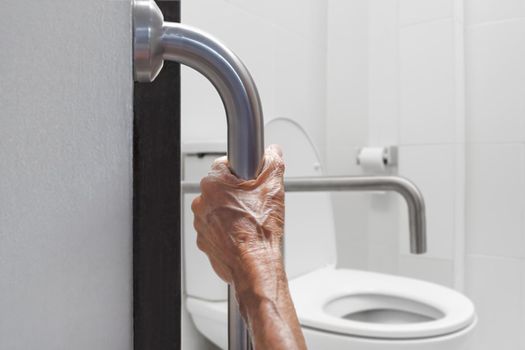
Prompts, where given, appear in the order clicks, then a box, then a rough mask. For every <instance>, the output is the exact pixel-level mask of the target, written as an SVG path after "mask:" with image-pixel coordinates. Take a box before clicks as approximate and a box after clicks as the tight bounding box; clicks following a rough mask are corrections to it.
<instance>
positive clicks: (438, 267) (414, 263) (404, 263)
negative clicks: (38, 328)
mask: <svg viewBox="0 0 525 350" xmlns="http://www.w3.org/2000/svg"><path fill="white" fill-rule="evenodd" d="M397 273H398V274H400V275H402V276H406V277H411V278H417V279H420V280H424V281H429V282H433V283H438V284H441V285H444V286H448V287H451V288H453V287H454V285H453V284H454V278H453V277H454V263H453V261H452V260H450V259H438V258H429V257H427V256H415V255H407V254H403V255H401V256H400V257H399V268H398V272H397Z"/></svg>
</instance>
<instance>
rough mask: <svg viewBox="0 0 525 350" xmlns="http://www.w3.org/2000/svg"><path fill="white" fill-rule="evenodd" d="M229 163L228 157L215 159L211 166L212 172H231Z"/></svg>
mask: <svg viewBox="0 0 525 350" xmlns="http://www.w3.org/2000/svg"><path fill="white" fill-rule="evenodd" d="M229 170H230V168H229V162H228V158H227V157H226V156H223V157H219V158H217V159H215V160H214V161H213V163H212V165H211V171H215V172H225V171H227V172H230V171H229Z"/></svg>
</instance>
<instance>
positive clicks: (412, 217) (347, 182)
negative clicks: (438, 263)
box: [181, 176, 427, 254]
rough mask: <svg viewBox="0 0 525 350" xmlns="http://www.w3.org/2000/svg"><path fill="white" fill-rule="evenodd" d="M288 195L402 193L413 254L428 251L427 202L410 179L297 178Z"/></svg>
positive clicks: (190, 187) (190, 185)
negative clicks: (342, 192)
mask: <svg viewBox="0 0 525 350" xmlns="http://www.w3.org/2000/svg"><path fill="white" fill-rule="evenodd" d="M284 188H285V191H286V192H324V191H326V192H332V191H336V192H341V191H353V192H363V191H364V192H366V191H393V192H397V193H399V194H400V195H401V196H402V197H403V199H404V200H405V202H406V204H407V208H408V220H409V231H410V252H411V253H413V254H424V253H425V252H426V251H427V235H426V214H425V201H424V199H423V195H422V193H421V191H420V190H419V189H418V188H417V187H416V185H415V184H414V183H413V182H411V181H410V180H408V179H405V178H403V177H399V176H346V177H310V178H308V177H304V178H301V177H298V178H286V179H285V180H284ZM181 190H182V191H183V192H184V193H199V192H200V185H199V183H198V182H186V181H184V182H182V184H181Z"/></svg>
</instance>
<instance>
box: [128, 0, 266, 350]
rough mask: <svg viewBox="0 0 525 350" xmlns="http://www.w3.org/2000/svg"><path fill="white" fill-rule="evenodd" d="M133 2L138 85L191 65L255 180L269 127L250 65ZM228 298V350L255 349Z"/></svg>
mask: <svg viewBox="0 0 525 350" xmlns="http://www.w3.org/2000/svg"><path fill="white" fill-rule="evenodd" d="M132 1H133V58H134V62H133V63H134V78H135V80H136V81H138V82H151V81H153V80H154V79H155V77H156V76H157V75H158V73H159V72H160V70H161V69H162V66H163V63H164V60H170V61H175V62H179V63H182V64H185V65H187V66H189V67H191V68H194V69H195V70H197V71H198V72H200V73H201V74H203V75H204V76H205V77H206V78H208V80H209V81H210V82H211V83H212V84H213V85H214V86H215V88H216V89H217V92H218V93H219V95H220V96H221V99H222V102H223V104H224V108H225V110H226V116H227V120H228V160H229V162H230V166H231V170H232V171H233V173H234V174H235V175H237V176H238V177H240V178H242V179H252V178H255V177H256V176H257V174H258V172H259V165H260V164H261V160H262V157H263V153H264V134H263V133H264V130H263V128H264V122H263V114H262V108H261V102H260V99H259V94H258V92H257V88H256V86H255V83H254V81H253V79H252V77H251V76H250V73H249V72H248V70H247V69H246V67H245V66H244V64H243V63H242V62H241V60H240V59H239V58H238V57H237V56H236V55H235V54H234V53H233V52H232V51H231V50H229V49H228V48H227V47H226V46H224V45H223V44H222V43H221V42H219V41H218V40H216V39H215V38H213V37H212V36H211V35H209V34H207V33H204V32H202V31H200V30H198V29H196V28H192V27H189V26H186V25H183V24H180V23H169V22H164V17H163V15H162V12H161V11H160V9H159V8H158V6H157V5H156V4H155V2H154V1H153V0H132ZM228 294H229V297H228V304H229V308H228V309H229V311H228V343H229V345H228V347H229V349H234V350H248V349H252V344H251V340H250V336H249V333H248V329H247V327H246V325H245V323H244V321H243V319H242V317H241V314H240V312H239V308H238V306H237V302H236V300H235V296H234V295H233V293H232V292H231V291H230V290H229V292H228Z"/></svg>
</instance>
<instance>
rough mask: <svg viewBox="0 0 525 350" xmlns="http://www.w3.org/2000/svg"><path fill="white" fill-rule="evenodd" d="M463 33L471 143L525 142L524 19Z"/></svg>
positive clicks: (474, 27)
mask: <svg viewBox="0 0 525 350" xmlns="http://www.w3.org/2000/svg"><path fill="white" fill-rule="evenodd" d="M466 33H467V43H466V55H467V62H468V63H467V86H468V88H467V109H468V111H469V123H470V124H469V128H468V130H469V138H470V140H471V141H472V142H523V141H525V118H523V116H524V115H525V99H524V98H523V96H525V84H524V83H523V82H524V81H525V64H523V62H525V40H524V38H525V19H522V20H513V21H508V22H499V23H494V24H487V25H482V26H473V27H469V28H468V29H467V32H466Z"/></svg>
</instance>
